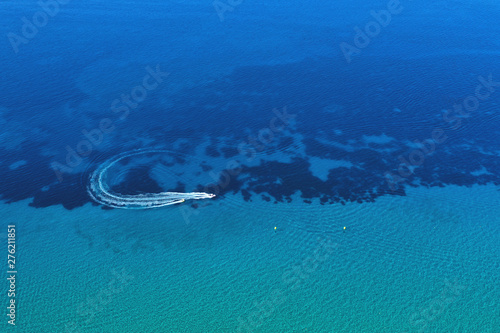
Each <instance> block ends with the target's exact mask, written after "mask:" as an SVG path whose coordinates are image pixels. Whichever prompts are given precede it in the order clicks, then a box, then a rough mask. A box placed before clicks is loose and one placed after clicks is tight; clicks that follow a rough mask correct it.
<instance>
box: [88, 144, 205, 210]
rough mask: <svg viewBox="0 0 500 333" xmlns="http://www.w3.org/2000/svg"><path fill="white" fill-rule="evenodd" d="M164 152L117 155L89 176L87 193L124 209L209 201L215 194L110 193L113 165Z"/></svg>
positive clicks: (111, 205) (105, 203)
mask: <svg viewBox="0 0 500 333" xmlns="http://www.w3.org/2000/svg"><path fill="white" fill-rule="evenodd" d="M166 152H168V151H164V150H147V151H133V152H126V153H123V154H120V155H117V156H115V157H113V158H111V159H110V160H108V161H106V162H104V163H103V164H102V165H100V166H99V167H98V168H97V169H96V170H95V171H94V172H93V173H92V174H91V175H90V183H89V185H88V187H87V192H88V193H89V195H90V196H91V197H92V199H94V201H96V202H98V203H100V204H102V205H106V206H109V207H113V208H124V209H147V208H157V207H162V206H168V205H175V204H178V203H181V202H184V201H186V200H199V199H210V198H213V197H215V194H211V193H205V192H190V193H182V192H161V193H142V194H135V195H127V194H120V193H114V192H112V191H111V190H110V189H109V187H108V185H107V184H106V176H107V171H108V169H109V168H111V167H112V166H113V165H115V164H116V163H118V162H119V161H121V160H123V159H124V158H127V157H131V156H134V155H139V154H146V153H166Z"/></svg>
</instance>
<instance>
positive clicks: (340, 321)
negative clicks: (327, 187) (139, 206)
mask: <svg viewBox="0 0 500 333" xmlns="http://www.w3.org/2000/svg"><path fill="white" fill-rule="evenodd" d="M499 199H500V192H499V191H498V190H497V189H496V188H495V187H493V186H475V187H472V188H465V187H447V188H437V189H423V188H419V189H413V190H411V191H410V192H409V193H408V196H407V197H400V198H390V197H383V198H381V199H380V200H378V201H377V202H376V203H369V204H362V205H359V204H357V203H353V204H347V205H346V206H330V205H329V206H320V205H317V206H315V207H314V208H311V206H310V205H307V204H302V205H300V204H297V205H286V204H279V205H274V204H272V203H268V202H265V201H254V202H252V203H247V202H245V201H243V200H241V199H238V198H230V200H227V201H219V202H212V203H210V204H207V205H206V206H205V207H203V209H200V210H199V214H197V215H192V216H191V217H190V218H189V223H186V221H185V220H184V219H183V217H182V213H181V211H180V209H181V208H180V206H179V207H165V208H161V209H156V210H145V211H144V210H142V211H130V210H116V209H115V210H110V211H106V210H101V209H96V208H95V207H93V206H91V205H85V206H84V207H81V208H78V209H75V210H73V211H71V212H69V211H67V210H65V209H63V208H61V207H57V206H56V207H49V208H46V209H43V210H40V209H35V208H29V207H27V206H26V203H25V202H19V203H15V204H10V205H3V207H2V210H4V211H5V212H6V213H7V214H6V215H5V216H6V217H5V218H4V221H3V222H4V223H6V224H7V223H16V225H17V233H18V247H19V250H18V253H19V258H18V260H19V263H18V271H19V275H18V281H19V282H18V283H19V286H20V287H19V289H20V291H19V298H18V299H19V304H20V305H19V309H18V316H19V319H18V324H17V325H18V328H20V327H22V331H23V332H49V331H50V332H124V331H125V332H235V331H237V330H238V327H240V331H241V332H250V331H253V332H304V331H311V332H334V331H338V332H419V329H422V328H426V330H424V331H425V332H427V331H429V332H473V331H475V332H497V331H498V330H497V329H498V327H499V324H500V321H499V317H498V315H497V314H498V299H499V296H500V289H499V288H498V284H497V283H496V281H498V280H499V269H498V268H499V267H498V265H499V264H498V263H499V260H498V259H499V257H500V252H499V250H498V246H497V244H498V242H499V237H500V233H499V227H498V222H499V216H500V207H499V205H498V202H499ZM249 211H251V212H252V214H250V215H249V214H248V212H249ZM185 215H187V213H186V214H185ZM344 226H345V227H346V229H345V231H344V229H343V228H344ZM274 227H276V231H274ZM241 322H244V323H246V324H245V325H243V324H241ZM3 325H4V327H5V326H6V325H5V323H3Z"/></svg>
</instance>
